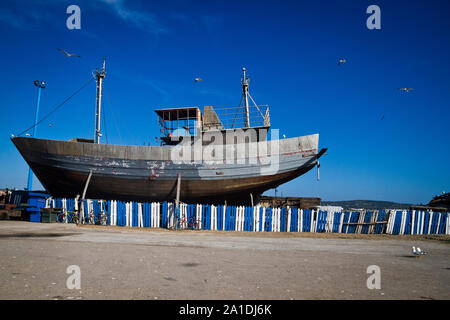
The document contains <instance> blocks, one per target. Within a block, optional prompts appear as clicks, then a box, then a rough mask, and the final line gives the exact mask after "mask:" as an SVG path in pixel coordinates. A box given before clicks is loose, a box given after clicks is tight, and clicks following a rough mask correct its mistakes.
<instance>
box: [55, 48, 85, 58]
mask: <svg viewBox="0 0 450 320" xmlns="http://www.w3.org/2000/svg"><path fill="white" fill-rule="evenodd" d="M57 49H58V48H57ZM58 50H59V51H61V52H62V53H64V54H65V55H66V57H67V58H70V57H78V58H81V57H80V56H79V55H77V54H74V53H68V52H67V51H64V50H62V49H58Z"/></svg>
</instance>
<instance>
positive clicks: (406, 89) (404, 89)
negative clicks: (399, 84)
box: [398, 88, 414, 92]
mask: <svg viewBox="0 0 450 320" xmlns="http://www.w3.org/2000/svg"><path fill="white" fill-rule="evenodd" d="M398 90H403V91H405V92H408V91H410V90H414V88H398Z"/></svg>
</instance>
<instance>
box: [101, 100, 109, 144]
mask: <svg viewBox="0 0 450 320" xmlns="http://www.w3.org/2000/svg"><path fill="white" fill-rule="evenodd" d="M102 113H103V115H102V116H103V126H104V127H105V138H106V144H108V129H107V128H106V116H105V103H104V102H103V108H102Z"/></svg>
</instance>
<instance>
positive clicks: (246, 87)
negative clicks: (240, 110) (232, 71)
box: [241, 68, 250, 128]
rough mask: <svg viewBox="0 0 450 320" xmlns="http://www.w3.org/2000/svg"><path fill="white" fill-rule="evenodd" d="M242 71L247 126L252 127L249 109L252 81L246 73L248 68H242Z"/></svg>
mask: <svg viewBox="0 0 450 320" xmlns="http://www.w3.org/2000/svg"><path fill="white" fill-rule="evenodd" d="M242 71H243V72H244V75H243V77H242V79H241V85H242V98H245V100H244V101H245V127H247V128H250V115H249V111H248V95H249V94H248V84H249V82H250V79H248V78H247V77H246V75H245V71H247V69H245V68H242Z"/></svg>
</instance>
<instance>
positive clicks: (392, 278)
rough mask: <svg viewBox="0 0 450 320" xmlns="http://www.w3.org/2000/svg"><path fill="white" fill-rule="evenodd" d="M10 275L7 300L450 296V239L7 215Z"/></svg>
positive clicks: (5, 266)
mask: <svg viewBox="0 0 450 320" xmlns="http://www.w3.org/2000/svg"><path fill="white" fill-rule="evenodd" d="M412 246H416V247H420V248H422V249H423V250H425V251H427V252H428V254H427V255H425V256H423V257H420V258H416V257H413V256H412V253H411V248H412ZM72 265H76V266H78V267H79V268H80V276H81V278H80V279H81V282H80V283H81V288H80V289H76V288H75V289H69V288H68V287H67V279H68V278H69V277H70V276H71V274H68V273H66V271H67V268H68V267H69V266H72ZM373 265H375V266H378V267H379V270H380V285H381V288H380V289H368V287H367V279H368V278H369V277H370V276H371V275H372V274H369V273H367V268H368V267H369V266H373ZM0 271H1V272H0V299H68V300H79V299H151V300H154V299H162V300H164V299H180V300H196V299H225V300H228V299H246V300H251V299H282V300H296V299H450V237H449V236H391V235H344V234H314V233H254V232H210V231H169V230H164V229H137V228H134V229H132V228H123V227H99V226H80V227H77V226H75V225H65V224H41V223H30V222H23V221H0Z"/></svg>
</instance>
